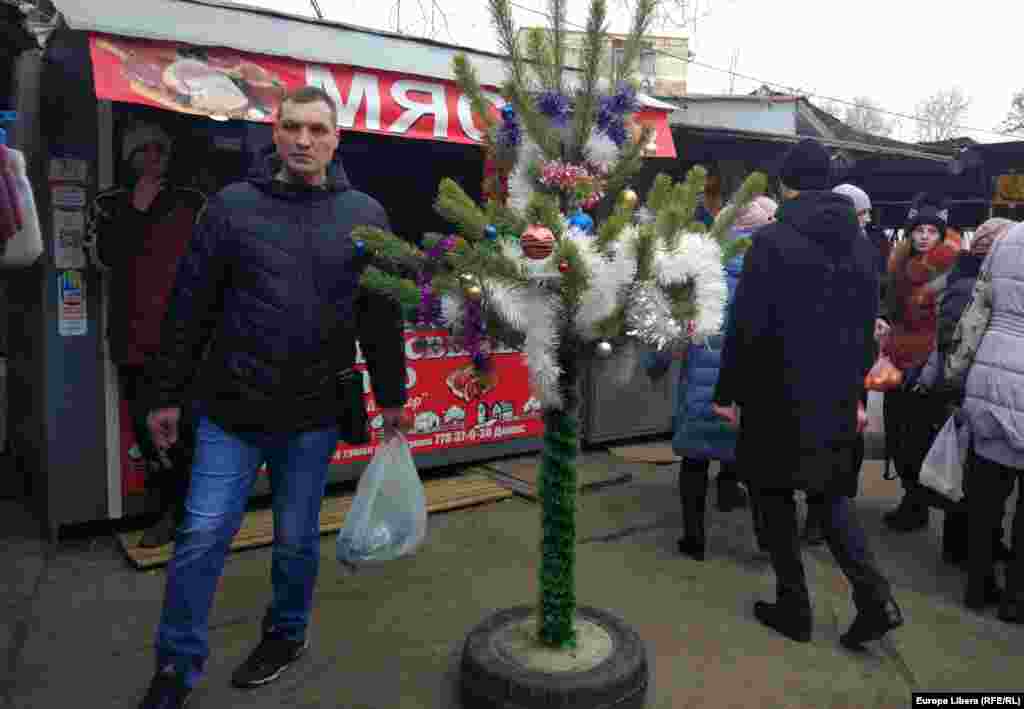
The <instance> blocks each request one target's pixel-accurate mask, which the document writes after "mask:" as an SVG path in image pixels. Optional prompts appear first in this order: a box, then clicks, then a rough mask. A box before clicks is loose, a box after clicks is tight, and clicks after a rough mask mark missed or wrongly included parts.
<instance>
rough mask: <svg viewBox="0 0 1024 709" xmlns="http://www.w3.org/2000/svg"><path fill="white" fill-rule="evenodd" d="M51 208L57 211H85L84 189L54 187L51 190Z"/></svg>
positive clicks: (85, 198) (63, 186) (65, 186)
mask: <svg viewBox="0 0 1024 709" xmlns="http://www.w3.org/2000/svg"><path fill="white" fill-rule="evenodd" d="M52 195H53V206H54V207H55V208H57V209H85V205H86V203H87V201H88V198H87V196H86V192H85V188H84V187H76V186H73V185H55V186H54V187H53V190H52Z"/></svg>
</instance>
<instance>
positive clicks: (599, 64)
mask: <svg viewBox="0 0 1024 709" xmlns="http://www.w3.org/2000/svg"><path fill="white" fill-rule="evenodd" d="M489 4H490V11H491V16H492V20H493V23H494V26H495V28H496V30H497V33H498V36H499V39H500V42H501V45H502V49H503V50H504V51H505V52H506V53H507V55H508V68H509V71H508V78H507V81H506V82H505V84H504V85H503V86H502V87H501V93H502V95H503V97H504V99H505V101H506V103H505V104H504V106H502V108H501V109H500V110H499V111H497V112H495V113H493V114H492V112H491V108H490V104H489V103H488V102H487V101H486V99H485V98H484V95H483V92H482V91H481V88H480V85H479V83H478V80H477V76H476V72H475V71H474V69H473V67H472V65H471V64H470V63H469V61H468V60H467V59H466V58H465V57H463V56H460V57H458V58H456V60H455V67H454V68H455V72H456V75H457V77H458V80H459V84H460V86H461V88H462V90H463V91H464V92H465V93H466V95H467V96H468V97H469V98H470V100H471V102H472V105H473V108H474V111H475V113H476V117H477V120H478V121H481V122H482V123H483V127H484V128H485V136H486V137H485V149H486V151H487V153H488V157H489V158H490V162H491V163H492V164H494V165H496V166H497V169H496V170H494V171H492V172H491V173H490V174H488V176H487V179H486V184H485V188H484V192H485V195H487V196H488V199H487V201H486V204H484V205H482V206H480V205H477V204H476V203H474V201H473V200H472V199H471V198H470V197H469V196H468V195H467V194H466V193H465V192H464V191H463V190H462V188H460V187H459V185H458V184H456V183H455V182H454V181H452V180H450V179H445V180H443V181H442V182H441V184H440V188H439V193H438V196H437V200H436V205H435V206H436V209H437V211H438V212H439V213H440V214H441V215H442V216H443V217H445V218H446V219H447V220H448V221H450V222H451V223H452V224H453V225H455V227H456V230H457V233H456V234H455V235H451V236H445V235H438V234H428V235H426V236H425V237H424V239H423V246H422V248H417V247H415V246H412V245H411V244H409V243H407V242H405V241H403V240H402V239H399V238H397V237H395V236H394V235H391V234H388V233H385V232H383V231H380V230H375V229H369V228H361V229H358V230H356V232H355V233H354V234H353V237H352V238H353V239H354V240H355V247H356V250H357V251H358V252H361V253H365V254H366V257H367V258H368V259H370V263H371V265H370V266H368V268H367V270H366V272H365V276H364V281H363V284H364V285H365V286H367V287H369V288H372V289H375V290H377V291H383V292H387V293H390V294H392V295H393V296H394V297H395V298H397V299H398V300H399V301H400V302H401V303H402V305H403V308H404V310H405V312H406V313H407V317H408V319H409V320H410V321H413V322H416V323H417V324H420V325H426V326H442V327H447V328H450V329H451V331H452V333H453V335H454V336H456V337H460V338H461V340H462V343H463V345H464V348H465V349H466V350H467V351H468V352H469V353H470V355H471V357H472V361H473V364H474V370H475V373H476V377H477V380H478V386H477V387H476V390H477V391H479V392H482V391H486V390H487V388H488V386H489V380H490V378H491V377H493V376H494V372H493V365H492V360H491V357H490V352H491V349H492V346H493V343H495V342H501V343H504V344H506V345H511V346H515V347H519V348H521V349H522V350H523V351H524V352H525V355H526V359H527V362H528V366H529V372H530V380H531V385H532V387H533V390H534V394H535V395H536V396H537V397H538V399H539V400H540V402H541V404H542V407H543V417H544V422H545V437H544V452H543V456H542V464H541V473H540V482H539V488H540V489H539V496H540V500H541V507H542V527H543V538H542V549H541V562H540V603H539V612H538V618H539V627H540V633H539V634H540V641H541V642H542V643H544V644H546V645H548V646H551V647H558V648H565V647H571V646H572V645H573V644H574V631H573V617H574V613H575V610H576V588H575V544H576V518H575V511H576V499H575V498H576V465H575V461H576V455H577V449H578V430H579V423H578V420H577V410H578V386H577V383H578V379H579V375H580V372H581V368H582V367H583V366H584V364H585V363H586V361H587V359H588V358H590V357H594V356H598V357H608V356H610V355H611V354H612V353H613V350H614V349H615V348H616V347H621V348H623V350H624V351H628V350H629V348H630V346H631V345H630V343H631V342H632V343H639V344H640V345H642V346H648V347H654V348H658V349H663V348H673V347H680V346H684V345H686V344H687V343H688V342H691V341H693V340H695V339H700V338H703V337H707V336H710V335H714V334H717V333H718V332H719V329H720V327H721V325H722V322H723V317H724V311H725V304H726V299H727V287H726V283H725V279H724V275H723V270H722V263H723V260H727V259H728V258H731V257H732V256H733V255H735V254H736V253H738V252H739V251H740V250H741V249H742V248H743V247H744V244H743V243H742V242H730V243H729V244H728V245H727V246H726V240H725V239H724V236H725V234H726V233H727V231H728V229H729V226H730V225H731V224H732V222H733V219H734V215H735V210H736V209H737V208H742V207H743V206H744V205H745V204H746V203H747V202H749V200H750V199H752V198H753V196H755V194H756V193H757V192H761V191H763V190H764V189H765V179H764V177H763V176H761V175H757V174H755V175H754V176H752V177H750V178H748V179H747V181H746V183H744V185H743V187H742V189H741V190H740V191H739V193H738V194H737V195H736V196H735V198H734V201H733V204H732V206H730V207H728V208H726V209H725V210H723V213H722V214H721V215H720V216H719V219H718V220H717V221H716V223H715V225H714V226H713V228H712V229H711V230H710V232H708V230H706V229H705V227H704V225H703V224H699V223H694V222H693V214H694V211H695V208H696V205H697V200H698V196H699V195H700V193H701V192H702V191H703V188H704V180H705V177H706V173H705V171H704V170H703V169H702V168H700V167H695V168H693V169H692V170H691V171H690V172H689V174H688V176H687V179H686V181H685V182H683V183H679V184H675V183H673V181H672V180H671V179H670V178H668V177H667V176H665V175H659V176H658V177H657V179H656V180H655V181H654V183H653V186H652V187H651V189H650V190H649V192H648V194H647V195H646V199H645V200H644V202H643V204H640V203H639V202H640V200H639V199H638V196H637V194H636V192H634V191H633V190H632V189H631V188H630V187H629V185H630V181H631V179H633V178H634V176H635V175H636V173H637V172H638V170H639V168H640V167H641V165H642V160H643V150H642V148H643V146H645V145H647V144H648V142H649V140H650V137H651V135H650V133H649V130H650V129H649V128H645V129H644V130H642V131H641V130H637V127H636V126H635V125H634V123H633V120H632V116H633V114H634V113H635V112H636V111H637V109H638V107H639V104H638V96H637V92H636V88H635V86H634V84H633V83H632V69H633V66H634V64H635V63H636V59H637V57H638V54H639V50H640V48H641V46H642V38H643V36H644V33H645V31H646V30H647V28H648V25H649V24H650V22H651V18H652V16H653V14H654V11H655V9H656V7H655V6H656V0H638V2H637V5H636V10H635V15H634V17H633V20H632V28H631V31H630V34H629V36H628V39H627V40H626V43H625V50H624V53H623V57H622V61H620V62H618V63H617V64H616V66H615V70H614V72H612V73H611V74H610V75H606V74H605V72H604V71H603V69H604V65H605V64H606V61H605V56H604V55H605V52H606V47H607V46H608V43H607V39H606V3H605V0H591V3H590V14H589V20H588V23H587V31H586V35H585V40H584V46H583V51H582V66H581V67H580V68H579V69H578V70H568V69H565V68H564V58H565V55H566V31H565V2H564V0H551V2H550V15H551V26H550V28H549V29H548V30H545V31H542V30H531V31H530V32H529V33H528V35H527V38H526V41H525V42H523V43H522V45H521V44H520V43H519V42H518V41H517V31H516V28H515V26H514V24H513V21H512V14H511V5H510V2H509V0H489ZM618 360H621V361H622V365H621V366H622V369H623V373H624V375H625V376H629V375H630V374H631V373H632V368H633V367H634V366H635V365H634V364H633V362H635V359H634V358H630V357H619V358H618Z"/></svg>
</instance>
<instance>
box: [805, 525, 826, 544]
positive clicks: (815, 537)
mask: <svg viewBox="0 0 1024 709" xmlns="http://www.w3.org/2000/svg"><path fill="white" fill-rule="evenodd" d="M803 540H804V544H806V545H807V546H812V547H814V546H818V545H820V544H824V543H825V531H824V530H823V529H822V527H821V523H820V522H818V521H816V520H814V519H810V518H809V519H808V521H807V523H806V524H805V525H804V533H803Z"/></svg>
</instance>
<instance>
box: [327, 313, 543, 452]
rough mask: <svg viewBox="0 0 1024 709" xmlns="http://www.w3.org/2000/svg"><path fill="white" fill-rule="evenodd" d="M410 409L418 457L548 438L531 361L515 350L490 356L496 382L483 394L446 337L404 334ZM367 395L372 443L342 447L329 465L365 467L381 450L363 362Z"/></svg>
mask: <svg viewBox="0 0 1024 709" xmlns="http://www.w3.org/2000/svg"><path fill="white" fill-rule="evenodd" d="M405 356H406V361H407V369H406V390H407V392H408V397H409V398H408V401H407V402H406V405H405V408H406V410H407V411H408V413H409V417H410V419H411V420H412V424H413V430H412V431H411V432H410V433H409V434H407V436H406V437H407V438H408V440H409V447H410V448H411V449H412V453H413V455H414V456H415V455H418V454H420V453H426V452H431V451H439V450H445V449H448V448H465V447H468V446H474V445H477V444H487V443H503V442H505V441H510V440H514V439H517V438H540V437H541V436H543V435H544V421H543V420H542V419H541V407H540V401H538V400H537V398H536V397H534V396H533V395H532V394H531V392H530V376H529V370H528V369H527V366H526V355H524V354H523V353H522V352H519V351H517V350H512V349H497V350H495V352H494V353H493V355H492V356H493V358H494V370H495V377H494V382H493V383H492V386H491V387H490V388H485V389H481V388H480V387H479V384H478V383H477V382H476V380H475V378H474V377H473V376H472V371H473V363H472V360H471V359H470V355H469V353H468V352H467V351H465V350H464V349H461V348H460V347H459V346H458V345H456V344H455V343H454V341H453V339H452V338H451V336H450V335H449V334H448V332H447V331H446V330H406V332H405ZM355 368H356V370H358V371H361V372H363V392H364V397H365V400H366V411H367V414H368V415H369V418H370V430H371V433H372V439H373V440H372V441H371V443H370V444H369V445H366V446H349V445H346V444H344V443H341V444H339V445H338V450H337V451H336V452H335V454H334V458H333V460H332V461H331V462H332V463H335V464H346V463H352V462H356V461H366V460H369V459H370V458H372V457H373V452H374V451H375V450H376V448H377V446H378V445H379V443H380V426H381V423H382V416H381V415H380V409H379V408H378V406H377V402H376V401H374V399H373V393H372V390H371V386H370V378H369V375H368V374H367V373H366V365H365V363H364V362H363V361H362V359H361V357H360V358H358V359H357V362H356V366H355Z"/></svg>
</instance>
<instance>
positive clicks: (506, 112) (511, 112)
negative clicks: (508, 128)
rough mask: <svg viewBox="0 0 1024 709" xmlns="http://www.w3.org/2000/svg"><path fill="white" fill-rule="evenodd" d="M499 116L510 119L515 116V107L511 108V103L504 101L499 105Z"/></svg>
mask: <svg viewBox="0 0 1024 709" xmlns="http://www.w3.org/2000/svg"><path fill="white" fill-rule="evenodd" d="M501 117H502V118H504V119H505V120H506V121H511V120H512V119H513V118H515V117H516V109H514V108H512V105H511V104H508V103H506V104H505V105H504V106H502V107H501Z"/></svg>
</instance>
